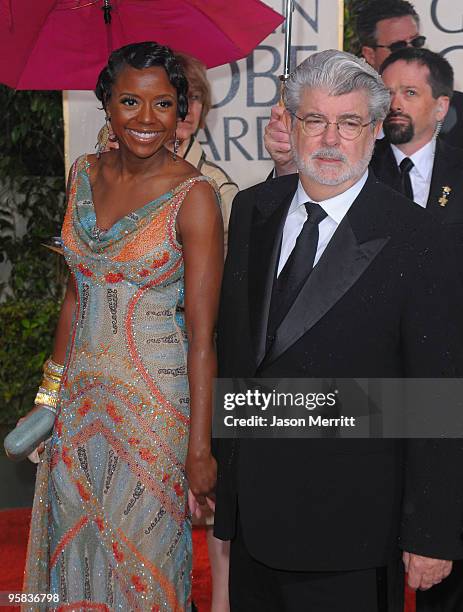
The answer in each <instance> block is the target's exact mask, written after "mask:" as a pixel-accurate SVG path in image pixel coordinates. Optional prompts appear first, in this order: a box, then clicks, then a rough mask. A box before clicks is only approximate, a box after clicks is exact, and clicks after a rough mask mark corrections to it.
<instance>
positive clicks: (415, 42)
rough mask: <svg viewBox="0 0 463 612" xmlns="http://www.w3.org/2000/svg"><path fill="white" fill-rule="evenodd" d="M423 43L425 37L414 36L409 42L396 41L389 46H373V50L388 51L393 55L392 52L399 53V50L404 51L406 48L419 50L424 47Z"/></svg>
mask: <svg viewBox="0 0 463 612" xmlns="http://www.w3.org/2000/svg"><path fill="white" fill-rule="evenodd" d="M425 42H426V36H416V37H415V38H412V39H411V40H408V41H407V40H398V41H396V42H393V43H392V44H390V45H373V49H378V48H382V49H389V51H390V52H391V53H394V51H400V49H406V48H407V47H415V49H421V47H424V43H425Z"/></svg>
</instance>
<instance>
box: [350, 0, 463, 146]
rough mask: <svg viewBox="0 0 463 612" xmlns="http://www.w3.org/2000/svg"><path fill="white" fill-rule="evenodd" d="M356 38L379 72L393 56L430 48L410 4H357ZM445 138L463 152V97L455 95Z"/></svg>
mask: <svg viewBox="0 0 463 612" xmlns="http://www.w3.org/2000/svg"><path fill="white" fill-rule="evenodd" d="M354 12H356V34H357V37H358V39H359V43H360V48H361V53H362V55H363V57H364V58H365V59H366V61H367V62H368V63H369V64H370V65H371V66H373V68H375V69H376V70H377V71H378V72H379V68H380V66H381V64H382V63H383V62H384V60H385V59H386V58H387V57H389V55H390V54H391V53H394V52H395V51H399V50H401V49H405V48H406V47H413V48H415V49H419V48H421V47H423V46H424V45H425V44H426V37H425V36H423V35H422V34H420V19H419V16H418V13H417V12H416V10H415V8H414V7H413V5H412V4H411V3H410V2H407V1H406V0H366V1H365V0H363V1H362V2H359V3H358V4H354ZM441 136H442V137H443V138H444V140H445V141H446V142H447V143H448V144H451V145H453V146H456V147H462V148H463V93H462V92H460V91H455V92H453V96H452V101H451V105H450V108H449V112H448V113H447V115H446V117H445V121H444V123H443V125H442V128H441Z"/></svg>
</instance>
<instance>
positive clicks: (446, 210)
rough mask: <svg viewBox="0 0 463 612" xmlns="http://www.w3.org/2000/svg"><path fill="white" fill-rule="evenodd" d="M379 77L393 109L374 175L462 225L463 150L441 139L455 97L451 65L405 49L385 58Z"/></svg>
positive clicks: (448, 220)
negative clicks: (388, 93) (388, 92)
mask: <svg viewBox="0 0 463 612" xmlns="http://www.w3.org/2000/svg"><path fill="white" fill-rule="evenodd" d="M381 76H382V78H383V82H384V84H385V86H386V87H387V88H388V89H389V91H390V92H391V108H390V111H389V113H388V115H387V117H386V119H385V120H384V125H383V130H384V135H385V138H383V139H382V140H378V141H377V143H376V147H375V152H374V155H373V158H372V162H371V167H372V169H373V172H374V173H375V175H376V176H377V178H379V179H380V180H382V181H384V182H385V183H387V184H388V185H390V186H391V187H393V188H394V189H397V190H398V191H401V192H402V193H403V194H404V195H406V196H407V197H409V198H410V199H411V200H413V201H414V202H416V203H417V204H420V206H423V207H426V208H428V210H429V211H430V212H432V213H433V214H434V215H435V216H436V217H437V218H439V219H440V220H442V221H445V222H446V223H455V222H457V223H462V222H463V200H462V198H463V150H461V149H458V148H457V147H452V146H451V145H448V144H447V143H446V142H445V141H443V140H442V139H441V138H440V137H437V135H438V133H439V131H440V126H441V124H442V121H443V120H444V117H445V116H446V114H447V111H448V108H449V102H450V99H451V97H452V92H453V70H452V67H451V66H450V64H449V63H448V61H447V60H446V59H445V58H443V57H442V56H441V55H439V54H438V53H433V52H432V51H429V50H428V49H413V48H406V49H402V50H401V51H397V52H396V53H394V54H392V55H389V56H388V57H387V58H386V60H385V61H384V63H383V65H382V67H381Z"/></svg>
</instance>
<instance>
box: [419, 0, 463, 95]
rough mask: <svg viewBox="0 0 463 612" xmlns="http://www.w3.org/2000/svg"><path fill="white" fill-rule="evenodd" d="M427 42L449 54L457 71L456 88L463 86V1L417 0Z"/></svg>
mask: <svg viewBox="0 0 463 612" xmlns="http://www.w3.org/2000/svg"><path fill="white" fill-rule="evenodd" d="M413 4H414V5H415V8H416V12H417V13H418V14H419V16H420V19H421V31H422V32H423V34H424V35H425V36H427V42H426V45H427V46H428V47H429V48H430V49H432V50H433V51H439V53H442V54H443V55H445V57H446V58H447V59H448V61H449V62H450V63H451V64H452V66H453V69H454V71H455V89H458V90H459V91H462V90H463V2H461V1H456V0H414V1H413Z"/></svg>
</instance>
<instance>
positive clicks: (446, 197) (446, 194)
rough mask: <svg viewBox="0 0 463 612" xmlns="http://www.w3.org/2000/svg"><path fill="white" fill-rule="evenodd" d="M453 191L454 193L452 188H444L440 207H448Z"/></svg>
mask: <svg viewBox="0 0 463 612" xmlns="http://www.w3.org/2000/svg"><path fill="white" fill-rule="evenodd" d="M451 191H452V188H451V187H447V186H445V187H442V194H441V197H440V198H439V200H438V202H439V206H442V207H443V208H444V207H445V206H447V202H448V201H449V195H450V192H451Z"/></svg>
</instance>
